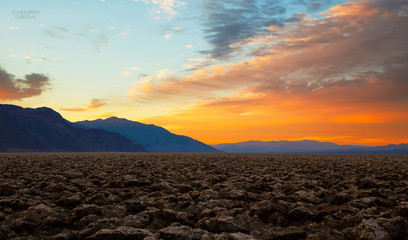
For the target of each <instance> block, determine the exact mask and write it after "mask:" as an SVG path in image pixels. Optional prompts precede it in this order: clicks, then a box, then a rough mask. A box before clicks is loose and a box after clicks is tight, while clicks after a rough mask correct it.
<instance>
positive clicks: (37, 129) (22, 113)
mask: <svg viewBox="0 0 408 240" xmlns="http://www.w3.org/2000/svg"><path fill="white" fill-rule="evenodd" d="M141 151H145V149H144V148H143V147H142V146H141V145H140V144H138V143H136V142H134V141H131V140H130V139H127V138H126V137H124V136H121V135H120V134H117V133H112V132H108V131H105V130H102V129H83V128H78V127H75V126H73V125H72V123H70V122H68V121H67V120H65V119H64V118H62V117H61V115H60V114H59V113H57V112H55V111H54V110H52V109H50V108H46V107H41V108H36V109H32V108H22V107H19V106H14V105H3V104H0V152H141Z"/></svg>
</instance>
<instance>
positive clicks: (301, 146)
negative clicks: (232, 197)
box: [212, 140, 408, 154]
mask: <svg viewBox="0 0 408 240" xmlns="http://www.w3.org/2000/svg"><path fill="white" fill-rule="evenodd" d="M212 146H213V147H214V148H216V149H218V150H221V151H224V152H231V153H372V154H376V153H384V154H386V153H389V154H390V153H392V154H407V153H408V144H399V145H393V144H391V145H386V146H378V147H372V146H355V145H338V144H335V143H331V142H318V141H314V140H302V141H284V140H283V141H267V142H263V141H246V142H239V143H224V144H217V145H212Z"/></svg>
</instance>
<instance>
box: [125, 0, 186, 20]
mask: <svg viewBox="0 0 408 240" xmlns="http://www.w3.org/2000/svg"><path fill="white" fill-rule="evenodd" d="M133 1H134V2H143V3H146V4H153V5H154V6H156V7H154V8H153V9H152V11H151V13H152V14H162V13H163V14H164V15H165V16H166V17H167V19H168V20H171V19H172V18H173V17H174V16H175V15H176V14H177V12H176V10H174V9H175V8H177V7H181V6H184V5H185V4H186V3H185V2H182V1H178V0H150V1H148V0H133ZM158 18H160V17H158Z"/></svg>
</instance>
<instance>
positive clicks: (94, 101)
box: [61, 98, 107, 112]
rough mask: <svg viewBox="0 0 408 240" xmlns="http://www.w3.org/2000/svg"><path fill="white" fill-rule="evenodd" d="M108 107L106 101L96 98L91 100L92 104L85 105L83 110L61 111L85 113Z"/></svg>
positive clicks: (65, 109)
mask: <svg viewBox="0 0 408 240" xmlns="http://www.w3.org/2000/svg"><path fill="white" fill-rule="evenodd" d="M105 105H107V103H106V101H105V100H103V99H99V98H94V99H92V100H91V103H89V104H87V105H85V106H84V107H81V108H62V109H61V110H63V111H69V112H84V111H88V110H95V109H98V108H101V107H103V106H105Z"/></svg>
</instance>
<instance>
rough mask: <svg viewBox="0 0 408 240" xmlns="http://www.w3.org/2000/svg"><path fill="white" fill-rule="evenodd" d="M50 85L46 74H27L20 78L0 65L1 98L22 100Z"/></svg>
mask: <svg viewBox="0 0 408 240" xmlns="http://www.w3.org/2000/svg"><path fill="white" fill-rule="evenodd" d="M49 86H50V79H49V77H48V76H46V75H44V74H39V73H32V74H27V75H25V77H24V78H23V79H20V78H16V77H15V76H14V75H12V74H10V73H8V72H7V71H6V70H4V69H3V68H1V67H0V99H1V100H21V99H23V98H29V97H33V96H38V95H40V94H41V93H43V92H44V91H45V90H47V89H48V87H49Z"/></svg>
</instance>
